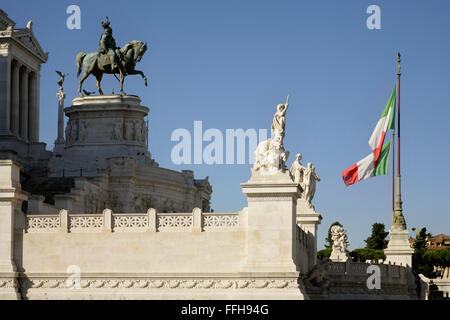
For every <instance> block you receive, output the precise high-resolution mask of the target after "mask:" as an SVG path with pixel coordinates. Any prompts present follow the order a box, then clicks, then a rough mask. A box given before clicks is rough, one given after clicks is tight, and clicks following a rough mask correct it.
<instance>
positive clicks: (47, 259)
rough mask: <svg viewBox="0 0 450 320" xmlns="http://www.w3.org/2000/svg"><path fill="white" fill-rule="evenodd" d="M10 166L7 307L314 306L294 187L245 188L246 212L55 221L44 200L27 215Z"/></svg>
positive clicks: (1, 267)
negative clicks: (104, 303) (79, 302)
mask: <svg viewBox="0 0 450 320" xmlns="http://www.w3.org/2000/svg"><path fill="white" fill-rule="evenodd" d="M2 164H3V166H2V167H0V169H1V172H0V173H1V175H0V178H1V179H0V180H1V181H0V185H2V186H4V188H3V189H2V190H0V196H1V197H0V198H1V200H2V202H1V203H2V206H1V207H0V208H3V209H2V210H1V211H0V226H1V228H2V230H3V233H2V237H1V238H0V298H2V299H7V298H8V299H17V298H22V299H135V298H139V299H140V298H142V299H305V298H308V296H307V295H306V293H305V292H304V288H303V281H302V278H303V276H304V275H305V274H306V273H307V272H308V266H309V262H308V256H310V254H309V253H308V252H307V251H308V250H309V247H310V243H309V242H308V241H311V240H310V239H309V238H308V235H307V233H306V232H304V231H303V230H302V229H301V228H300V227H298V225H297V224H296V202H297V199H298V186H297V185H295V184H294V183H285V182H283V183H281V184H276V183H271V184H270V185H267V184H264V183H263V184H261V183H257V184H255V183H252V182H249V183H247V184H245V192H246V194H247V193H248V194H249V197H251V198H252V201H250V204H251V205H249V207H246V208H244V209H243V210H241V211H239V212H225V213H212V212H202V210H201V209H200V208H195V209H194V210H193V211H192V212H184V213H160V212H157V210H156V209H152V208H151V209H149V210H147V212H145V213H115V212H113V211H111V210H109V209H105V210H103V212H102V213H101V214H87V213H71V212H70V210H60V211H59V213H58V214H54V213H53V214H52V213H49V214H45V212H42V210H45V209H46V208H47V209H51V210H54V208H53V207H46V206H44V205H43V203H42V198H37V199H33V201H34V202H36V203H35V205H37V206H41V209H40V210H41V212H39V213H38V214H24V213H23V211H22V210H21V207H22V206H21V204H22V202H23V201H27V200H28V197H29V195H28V194H26V193H23V192H22V191H21V189H20V182H19V181H18V176H19V169H20V167H19V166H17V165H16V164H14V163H13V162H12V161H4V162H3V163H2ZM8 188H9V189H8ZM255 192H256V193H255ZM265 193H266V195H267V196H264V198H261V195H263V194H265ZM258 199H259V200H264V201H263V202H259V201H256V200H258ZM280 203H282V204H283V206H281V207H280ZM250 217H252V218H251V219H250ZM268 218H270V219H268ZM308 239H309V240H308ZM72 280H73V283H72V282H70V281H72ZM72 284H73V285H74V286H73V285H72Z"/></svg>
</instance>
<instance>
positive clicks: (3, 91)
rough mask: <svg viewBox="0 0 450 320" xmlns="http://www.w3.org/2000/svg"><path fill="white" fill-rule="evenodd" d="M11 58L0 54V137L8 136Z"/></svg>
mask: <svg viewBox="0 0 450 320" xmlns="http://www.w3.org/2000/svg"><path fill="white" fill-rule="evenodd" d="M10 86H11V58H10V57H9V56H8V55H7V54H6V55H3V54H0V135H8V134H10V118H11V116H10V112H11V98H10V97H11V88H10Z"/></svg>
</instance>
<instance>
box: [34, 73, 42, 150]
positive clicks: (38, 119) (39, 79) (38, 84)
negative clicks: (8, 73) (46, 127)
mask: <svg viewBox="0 0 450 320" xmlns="http://www.w3.org/2000/svg"><path fill="white" fill-rule="evenodd" d="M35 77H36V78H35V80H36V91H35V92H36V96H35V97H36V98H35V110H36V115H35V118H34V119H35V126H34V130H35V134H34V135H35V137H36V142H39V123H40V91H39V88H40V81H41V75H40V72H39V70H37V71H36V75H35Z"/></svg>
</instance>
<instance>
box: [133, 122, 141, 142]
mask: <svg viewBox="0 0 450 320" xmlns="http://www.w3.org/2000/svg"><path fill="white" fill-rule="evenodd" d="M134 130H135V134H134V136H135V137H136V141H138V142H141V139H142V122H141V120H137V121H136V122H135V124H134Z"/></svg>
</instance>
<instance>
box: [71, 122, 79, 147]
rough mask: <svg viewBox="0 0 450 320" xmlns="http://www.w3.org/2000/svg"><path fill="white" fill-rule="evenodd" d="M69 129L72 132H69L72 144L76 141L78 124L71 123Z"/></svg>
mask: <svg viewBox="0 0 450 320" xmlns="http://www.w3.org/2000/svg"><path fill="white" fill-rule="evenodd" d="M71 129H72V130H71V131H70V141H71V142H74V141H76V140H78V122H76V121H74V122H73V123H72V126H71Z"/></svg>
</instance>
